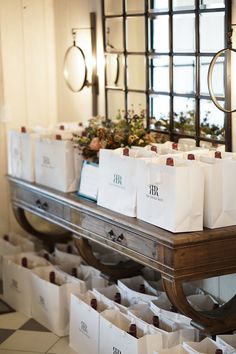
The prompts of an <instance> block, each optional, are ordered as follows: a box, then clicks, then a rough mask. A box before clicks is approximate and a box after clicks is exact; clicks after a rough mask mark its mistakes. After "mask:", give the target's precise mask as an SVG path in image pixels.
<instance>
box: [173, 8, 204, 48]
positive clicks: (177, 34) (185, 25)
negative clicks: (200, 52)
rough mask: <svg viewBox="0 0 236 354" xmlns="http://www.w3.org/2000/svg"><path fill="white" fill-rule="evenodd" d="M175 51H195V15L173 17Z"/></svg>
mask: <svg viewBox="0 0 236 354" xmlns="http://www.w3.org/2000/svg"><path fill="white" fill-rule="evenodd" d="M206 37H207V36H206ZM173 50H174V52H178V53H180V52H189V53H192V52H194V51H195V15H194V14H181V15H179V14H178V15H173Z"/></svg>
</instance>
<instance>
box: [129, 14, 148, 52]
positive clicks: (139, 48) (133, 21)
mask: <svg viewBox="0 0 236 354" xmlns="http://www.w3.org/2000/svg"><path fill="white" fill-rule="evenodd" d="M126 21H127V24H126V28H127V51H128V52H145V17H144V16H136V17H127V20H126ZM137 34H138V35H137Z"/></svg>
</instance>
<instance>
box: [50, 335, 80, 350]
mask: <svg viewBox="0 0 236 354" xmlns="http://www.w3.org/2000/svg"><path fill="white" fill-rule="evenodd" d="M47 353H48V354H76V352H75V351H74V350H73V349H72V348H70V347H69V337H63V338H61V339H59V341H58V342H56V344H54V346H53V347H52V348H50V349H49V351H48V352H47Z"/></svg>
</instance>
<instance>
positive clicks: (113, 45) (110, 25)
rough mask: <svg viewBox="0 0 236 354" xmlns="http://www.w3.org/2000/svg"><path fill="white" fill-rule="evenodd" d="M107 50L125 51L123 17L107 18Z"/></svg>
mask: <svg viewBox="0 0 236 354" xmlns="http://www.w3.org/2000/svg"><path fill="white" fill-rule="evenodd" d="M105 40H106V42H105V43H106V51H108V52H112V51H113V50H114V51H123V50H124V43H123V19H122V18H108V19H107V20H106V39H105Z"/></svg>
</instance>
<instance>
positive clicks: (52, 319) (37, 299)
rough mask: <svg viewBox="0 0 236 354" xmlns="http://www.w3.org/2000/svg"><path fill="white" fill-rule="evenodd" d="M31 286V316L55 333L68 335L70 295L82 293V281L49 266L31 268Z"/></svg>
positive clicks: (83, 289) (83, 288) (83, 287)
mask: <svg viewBox="0 0 236 354" xmlns="http://www.w3.org/2000/svg"><path fill="white" fill-rule="evenodd" d="M52 275H54V279H53V282H52V278H51V277H52ZM50 278H51V279H50ZM50 280H51V281H50ZM31 287H32V294H33V295H34V296H33V298H32V317H33V318H34V319H35V320H36V321H38V322H39V323H40V324H42V325H43V326H45V327H46V328H48V329H49V330H50V331H52V332H53V333H55V334H56V335H58V336H66V335H68V334H69V318H70V317H69V314H70V295H71V293H73V294H77V295H79V294H81V293H84V292H85V291H86V286H85V284H84V282H83V281H82V280H79V279H76V278H74V277H72V276H70V275H68V274H66V273H64V272H63V271H61V270H60V269H58V268H55V267H53V266H51V267H42V268H36V269H34V270H32V272H31Z"/></svg>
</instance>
